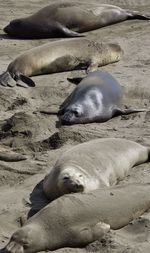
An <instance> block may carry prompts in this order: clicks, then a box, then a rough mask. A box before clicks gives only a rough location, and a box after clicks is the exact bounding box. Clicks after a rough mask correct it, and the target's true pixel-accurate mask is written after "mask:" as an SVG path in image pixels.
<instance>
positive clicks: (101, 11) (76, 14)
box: [4, 1, 150, 39]
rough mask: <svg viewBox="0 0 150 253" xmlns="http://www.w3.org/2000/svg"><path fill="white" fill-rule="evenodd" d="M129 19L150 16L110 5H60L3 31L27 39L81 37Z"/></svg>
mask: <svg viewBox="0 0 150 253" xmlns="http://www.w3.org/2000/svg"><path fill="white" fill-rule="evenodd" d="M127 19H150V15H145V14H142V13H140V12H138V11H133V10H126V9H122V8H120V7H118V6H114V5H109V4H100V3H97V4H96V3H91V4H88V3H86V2H81V1H80V2H72V3H70V2H69V1H61V2H60V1H59V2H58V3H52V4H51V5H49V6H46V7H45V8H43V9H41V10H39V11H38V12H36V13H35V14H33V15H31V16H28V17H24V18H19V19H15V20H12V21H11V22H10V23H9V24H8V25H7V26H6V27H5V28H4V31H5V32H6V33H8V34H9V35H10V36H14V37H19V38H25V39H29V38H32V39H35V38H48V37H78V36H82V35H81V34H80V33H83V32H87V31H90V30H94V29H98V28H100V27H104V26H108V25H111V24H114V23H118V22H121V21H124V20H127Z"/></svg>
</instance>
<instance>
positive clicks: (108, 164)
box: [43, 138, 150, 200]
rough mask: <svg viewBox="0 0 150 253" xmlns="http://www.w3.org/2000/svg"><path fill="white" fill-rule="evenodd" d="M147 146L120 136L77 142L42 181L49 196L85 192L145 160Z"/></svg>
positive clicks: (118, 177) (107, 183) (115, 179)
mask: <svg viewBox="0 0 150 253" xmlns="http://www.w3.org/2000/svg"><path fill="white" fill-rule="evenodd" d="M149 153H150V150H149V148H147V147H144V146H142V145H140V144H138V143H136V142H133V141H130V140H126V139H120V138H101V139H95V140H91V141H88V142H84V143H81V144H78V145H76V146H74V147H72V148H70V149H69V150H67V151H66V152H64V153H63V154H62V155H61V156H60V158H59V159H58V160H57V161H56V164H55V165H54V167H53V168H52V170H51V171H50V173H49V174H48V175H47V176H46V177H45V179H44V181H43V191H44V193H45V195H46V196H47V198H48V199H50V200H53V199H55V198H58V197H59V196H61V195H63V194H67V193H71V192H89V191H93V190H96V189H98V188H101V187H105V186H106V187H108V186H111V185H114V184H116V183H117V182H118V181H119V180H122V179H123V178H124V177H125V176H126V175H127V174H128V172H129V170H130V169H131V168H132V167H133V166H135V165H138V164H141V163H144V162H146V161H148V160H149Z"/></svg>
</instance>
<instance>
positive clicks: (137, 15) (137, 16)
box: [126, 10, 150, 20]
mask: <svg viewBox="0 0 150 253" xmlns="http://www.w3.org/2000/svg"><path fill="white" fill-rule="evenodd" d="M126 13H127V16H128V19H143V20H150V14H141V13H140V12H139V11H131V10H126Z"/></svg>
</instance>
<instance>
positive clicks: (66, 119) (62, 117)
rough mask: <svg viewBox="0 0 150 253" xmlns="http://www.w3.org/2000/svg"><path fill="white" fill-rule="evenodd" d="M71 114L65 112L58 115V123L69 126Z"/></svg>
mask: <svg viewBox="0 0 150 253" xmlns="http://www.w3.org/2000/svg"><path fill="white" fill-rule="evenodd" d="M72 116H73V113H71V112H70V111H67V112H65V113H64V114H62V115H60V116H59V118H60V121H61V123H62V124H64V125H69V124H71V119H72Z"/></svg>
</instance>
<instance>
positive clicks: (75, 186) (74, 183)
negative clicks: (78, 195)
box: [63, 175, 84, 192]
mask: <svg viewBox="0 0 150 253" xmlns="http://www.w3.org/2000/svg"><path fill="white" fill-rule="evenodd" d="M63 184H64V186H65V188H66V189H68V191H69V192H83V191H84V186H83V184H82V183H81V182H80V181H79V180H78V179H73V178H71V177H70V176H69V175H64V176H63Z"/></svg>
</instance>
